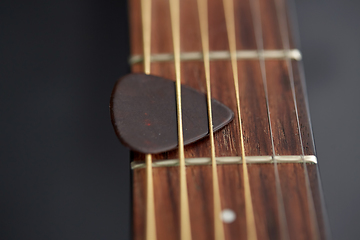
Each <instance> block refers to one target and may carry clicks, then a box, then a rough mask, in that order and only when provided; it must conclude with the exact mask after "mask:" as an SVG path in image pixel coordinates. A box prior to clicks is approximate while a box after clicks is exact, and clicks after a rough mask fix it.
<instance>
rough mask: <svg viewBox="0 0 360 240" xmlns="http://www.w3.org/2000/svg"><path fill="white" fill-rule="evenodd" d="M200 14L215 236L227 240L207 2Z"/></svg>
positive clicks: (204, 0)
mask: <svg viewBox="0 0 360 240" xmlns="http://www.w3.org/2000/svg"><path fill="white" fill-rule="evenodd" d="M197 3H198V14H199V22H200V33H201V44H202V49H203V61H204V68H205V80H206V93H207V95H206V100H207V110H208V121H209V122H208V124H209V136H210V144H211V167H212V176H213V180H212V183H213V201H214V235H215V240H223V239H225V233H224V225H223V223H222V221H221V219H220V214H221V199H220V188H219V178H218V173H217V163H216V158H215V143H214V130H213V121H212V107H211V82H210V57H209V52H210V51H209V32H208V31H209V27H208V6H207V0H198V1H197Z"/></svg>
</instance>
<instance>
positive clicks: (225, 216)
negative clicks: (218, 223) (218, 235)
mask: <svg viewBox="0 0 360 240" xmlns="http://www.w3.org/2000/svg"><path fill="white" fill-rule="evenodd" d="M220 218H221V220H222V221H223V222H224V223H232V222H233V221H235V219H236V214H235V212H234V211H233V210H231V209H224V210H222V212H221V216H220Z"/></svg>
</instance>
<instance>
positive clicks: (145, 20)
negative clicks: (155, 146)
mask: <svg viewBox="0 0 360 240" xmlns="http://www.w3.org/2000/svg"><path fill="white" fill-rule="evenodd" d="M141 16H142V18H141V20H142V30H143V51H144V72H145V74H148V75H149V74H150V47H151V44H150V43H151V0H141ZM145 162H146V240H156V219H155V202H154V182H153V172H152V156H151V154H146V155H145Z"/></svg>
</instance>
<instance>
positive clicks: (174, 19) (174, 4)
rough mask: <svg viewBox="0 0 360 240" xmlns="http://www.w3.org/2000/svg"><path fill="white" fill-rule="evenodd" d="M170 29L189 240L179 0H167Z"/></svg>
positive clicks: (183, 217) (183, 222) (187, 237)
mask: <svg viewBox="0 0 360 240" xmlns="http://www.w3.org/2000/svg"><path fill="white" fill-rule="evenodd" d="M169 2H170V17H171V30H172V38H173V45H174V63H175V75H176V79H175V85H176V112H177V127H178V145H179V162H180V166H179V174H180V238H181V240H191V225H190V212H189V199H188V190H187V182H186V167H185V156H184V155H185V154H184V136H183V126H182V107H181V77H180V2H179V0H169Z"/></svg>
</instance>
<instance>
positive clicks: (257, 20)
mask: <svg viewBox="0 0 360 240" xmlns="http://www.w3.org/2000/svg"><path fill="white" fill-rule="evenodd" d="M250 8H251V12H252V18H253V23H254V30H255V38H256V45H257V48H258V51H259V62H260V70H261V77H262V81H263V87H264V93H265V100H266V111H267V117H268V122H269V130H270V139H271V150H272V156H273V159H274V173H275V189H276V199H277V205H278V212H279V222H280V234H281V239H283V240H287V239H290V235H289V228H288V224H287V220H286V213H285V205H284V198H283V194H282V190H281V185H280V176H279V170H278V166H277V160H276V158H275V146H274V136H273V131H272V125H271V117H270V107H269V94H268V90H267V78H266V68H265V58H264V54H263V53H264V42H263V41H264V40H263V35H262V24H261V17H260V16H261V14H260V3H259V0H250Z"/></svg>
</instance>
